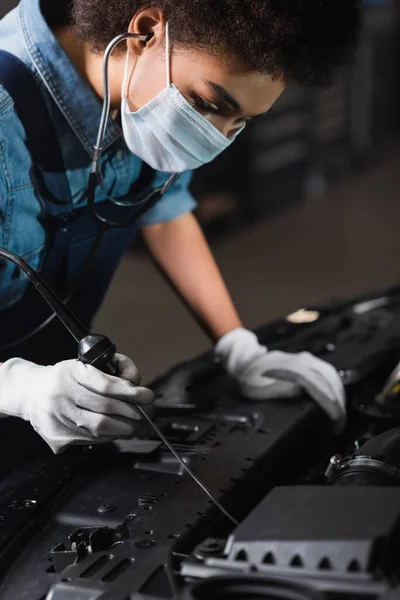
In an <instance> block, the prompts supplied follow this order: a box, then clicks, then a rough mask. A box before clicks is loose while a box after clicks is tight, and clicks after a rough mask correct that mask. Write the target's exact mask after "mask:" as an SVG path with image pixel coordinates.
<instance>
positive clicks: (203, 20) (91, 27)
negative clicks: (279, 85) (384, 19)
mask: <svg viewBox="0 0 400 600" xmlns="http://www.w3.org/2000/svg"><path fill="white" fill-rule="evenodd" d="M152 6H154V7H157V8H159V9H160V10H162V11H163V12H164V14H165V16H166V18H167V19H168V20H169V22H170V34H171V40H172V41H173V42H174V43H176V44H177V45H181V46H185V47H191V48H198V49H206V50H208V51H210V49H212V51H213V52H214V53H219V54H224V55H225V56H228V57H231V58H232V59H233V60H234V59H236V60H238V61H241V62H242V63H244V64H245V65H247V66H248V67H249V68H251V69H254V70H256V71H259V72H262V73H265V74H268V75H270V76H271V77H273V78H274V79H283V80H285V81H295V82H297V83H299V84H301V85H306V86H308V87H319V86H325V85H329V84H330V83H331V82H332V80H333V76H334V74H335V71H336V69H337V67H339V66H341V65H343V64H345V63H347V62H348V60H349V58H350V57H351V55H352V50H353V49H354V46H355V44H356V41H357V33H358V29H359V23H360V15H361V2H360V0H73V1H72V19H73V24H74V27H75V30H76V32H77V34H78V35H79V36H80V37H81V38H82V39H84V40H85V41H86V42H88V43H89V44H90V45H91V46H92V47H93V50H95V51H103V50H104V49H105V47H106V46H107V44H108V43H109V42H110V40H111V39H112V38H113V37H115V36H117V35H119V34H120V33H123V32H125V31H126V30H127V29H128V25H129V23H130V21H131V19H132V17H133V16H134V15H135V14H136V13H137V12H138V11H139V10H140V9H143V8H148V7H152Z"/></svg>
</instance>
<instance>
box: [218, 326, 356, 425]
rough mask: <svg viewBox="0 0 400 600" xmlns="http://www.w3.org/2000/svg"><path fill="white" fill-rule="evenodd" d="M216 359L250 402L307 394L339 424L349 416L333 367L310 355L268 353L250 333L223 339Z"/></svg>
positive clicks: (239, 331)
mask: <svg viewBox="0 0 400 600" xmlns="http://www.w3.org/2000/svg"><path fill="white" fill-rule="evenodd" d="M215 355H216V357H217V359H218V360H220V362H222V364H223V366H224V367H225V369H226V370H227V371H228V373H229V374H230V375H231V376H232V377H233V378H234V379H236V381H237V382H238V384H239V387H240V390H241V392H242V394H243V395H244V396H245V397H246V398H248V399H250V400H258V401H260V400H269V399H279V398H293V397H295V396H299V395H300V394H301V391H302V389H303V390H305V391H306V392H307V393H308V394H309V396H311V398H313V399H314V400H315V402H317V404H319V406H320V407H321V408H322V409H323V410H324V411H325V412H326V413H327V414H328V416H329V417H330V418H331V419H332V420H333V421H336V422H340V423H342V422H343V420H344V418H345V416H346V401H345V390H344V387H343V384H342V381H341V379H340V377H339V374H338V372H337V371H336V369H335V368H334V367H332V365H330V364H328V363H327V362H325V361H323V360H320V359H319V358H316V357H315V356H313V355H312V354H310V353H309V352H301V353H299V354H288V353H286V352H278V351H272V352H268V349H267V348H266V347H265V346H261V345H260V343H259V341H258V339H257V336H256V335H255V334H254V333H252V332H251V331H248V330H247V329H235V330H234V331H231V332H230V333H228V334H226V335H225V336H223V337H222V338H221V339H220V340H219V342H218V343H217V345H216V347H215Z"/></svg>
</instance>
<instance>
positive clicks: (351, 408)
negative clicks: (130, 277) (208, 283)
mask: <svg viewBox="0 0 400 600" xmlns="http://www.w3.org/2000/svg"><path fill="white" fill-rule="evenodd" d="M256 333H257V335H258V337H259V339H260V341H261V342H262V343H265V344H266V345H267V346H268V348H269V349H279V350H284V351H287V352H300V351H309V352H311V353H313V354H315V355H317V356H319V357H320V358H323V359H324V360H327V361H328V362H330V363H331V364H333V365H334V366H335V368H336V369H337V370H338V371H339V373H340V375H341V377H342V379H343V381H344V383H345V385H346V390H347V403H348V421H347V424H346V426H345V428H344V429H341V430H336V431H333V430H332V424H331V423H330V422H329V421H328V418H327V417H326V416H325V415H324V414H323V412H322V411H321V410H320V408H319V407H318V406H317V405H316V404H315V403H314V402H312V401H311V400H310V399H309V398H307V397H306V396H304V397H302V398H300V399H295V400H293V399H290V400H280V401H269V402H265V403H262V402H258V403H251V402H248V401H244V400H243V398H241V397H240V395H239V393H238V392H237V390H236V388H235V386H234V384H233V383H232V382H231V381H230V380H229V378H228V377H227V376H226V375H225V374H224V373H223V371H222V368H221V367H220V366H219V365H217V364H215V363H214V361H213V357H212V354H211V353H209V354H206V355H204V356H201V357H199V358H198V359H195V360H193V361H189V362H187V363H185V364H182V365H179V366H178V367H176V368H174V369H173V370H172V371H170V372H169V373H167V374H166V375H164V376H163V377H161V378H159V379H158V380H157V381H156V382H154V384H153V385H152V388H153V389H154V390H155V392H156V395H157V396H156V397H157V400H156V403H157V406H158V408H157V413H156V417H155V422H156V424H157V426H158V427H159V429H160V430H161V431H162V432H163V434H164V435H165V436H166V438H167V439H168V441H169V442H170V443H171V444H172V445H173V447H174V449H175V450H176V452H178V453H179V455H180V456H182V458H183V459H184V462H185V464H186V465H187V466H188V467H190V469H191V470H192V471H193V472H194V473H195V475H196V477H198V478H199V479H200V481H201V482H202V483H203V484H204V485H205V486H206V487H207V488H208V489H209V490H210V491H211V493H212V494H213V495H214V496H215V497H216V498H218V500H219V502H221V504H222V505H223V507H224V508H225V509H226V510H227V511H229V513H230V514H231V515H232V516H233V517H234V519H235V520H236V521H238V523H239V525H238V526H235V525H234V524H232V522H230V521H229V519H227V518H226V517H225V516H224V515H223V514H222V513H221V512H220V511H219V510H218V508H217V507H216V506H215V505H214V504H213V502H212V501H211V500H210V499H209V498H208V497H207V495H206V494H204V493H203V491H202V490H201V489H200V488H199V487H198V486H197V484H196V482H195V481H193V480H192V479H191V478H190V477H189V476H188V475H187V473H186V472H185V470H184V469H183V467H182V464H181V463H179V462H178V461H177V460H176V459H175V457H174V456H173V455H172V454H171V453H170V452H169V451H168V449H167V448H166V447H165V446H164V444H163V443H162V442H161V441H160V440H159V439H158V438H157V436H156V435H155V434H153V433H151V434H150V436H149V437H147V438H146V439H134V440H121V441H119V442H117V443H114V444H109V445H106V446H101V447H100V446H99V447H96V446H93V447H90V448H75V449H73V450H70V451H68V452H66V453H64V454H62V455H60V456H53V455H51V454H50V452H47V453H40V454H38V455H34V454H32V457H31V460H26V461H25V464H24V467H23V468H22V469H19V470H18V472H10V473H9V474H8V475H7V477H5V479H4V480H2V482H1V485H0V523H1V526H0V573H1V576H0V598H1V600H3V599H4V600H17V599H18V600H27V599H29V600H100V599H101V600H128V599H136V598H138V599H139V598H140V599H143V600H145V599H150V600H151V599H155V598H161V599H163V598H165V599H169V598H174V597H177V598H179V599H182V600H203V599H204V600H223V599H224V600H225V599H227V598H234V599H238V600H239V599H246V600H251V599H253V598H268V599H270V598H285V599H292V598H293V599H301V600H303V599H304V600H305V599H316V600H317V599H322V598H354V599H356V600H362V599H378V598H379V599H381V598H382V599H383V598H385V600H386V598H387V599H390V598H400V588H398V589H397V586H398V585H399V583H400V582H399V577H400V561H399V559H398V556H399V549H400V395H399V396H398V398H397V397H396V393H397V388H396V385H394V387H393V389H392V393H391V394H388V395H387V397H386V398H385V399H384V400H382V397H381V395H380V392H381V391H382V389H383V388H384V385H385V383H386V382H387V381H388V378H389V376H390V375H391V373H392V372H393V369H394V368H395V367H396V365H397V364H398V363H399V362H400V287H393V288H391V289H388V290H384V291H381V292H376V293H371V294H368V295H364V296H363V297H358V298H352V299H347V300H343V301H333V302H331V303H330V304H326V305H324V306H316V307H309V308H307V310H300V311H298V312H296V313H294V314H293V315H290V316H288V317H286V318H284V319H281V320H279V321H276V322H274V323H270V324H267V325H265V326H263V327H261V328H259V329H258V330H257V331H256ZM398 388H399V389H398V392H399V394H400V385H399V386H398ZM6 452H7V449H6V448H4V447H3V457H4V459H3V460H6Z"/></svg>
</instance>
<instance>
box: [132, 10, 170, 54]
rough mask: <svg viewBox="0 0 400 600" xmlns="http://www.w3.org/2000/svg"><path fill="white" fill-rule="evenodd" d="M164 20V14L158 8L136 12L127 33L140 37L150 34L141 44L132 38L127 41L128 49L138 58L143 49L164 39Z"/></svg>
mask: <svg viewBox="0 0 400 600" xmlns="http://www.w3.org/2000/svg"><path fill="white" fill-rule="evenodd" d="M165 25H166V19H165V16H164V13H163V12H162V11H160V10H159V9H158V8H146V9H144V10H141V11H140V12H138V13H137V14H136V15H135V16H134V17H133V19H132V21H131V22H130V24H129V33H139V34H140V35H148V34H152V37H151V39H150V40H149V41H148V42H141V41H140V40H135V39H134V38H131V39H128V40H127V45H128V49H129V50H130V52H132V53H133V54H135V55H136V56H140V55H141V54H142V52H143V50H144V49H145V48H147V49H148V48H152V47H154V46H156V45H157V44H159V43H163V41H164V39H165Z"/></svg>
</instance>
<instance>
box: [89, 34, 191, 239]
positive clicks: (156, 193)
mask: <svg viewBox="0 0 400 600" xmlns="http://www.w3.org/2000/svg"><path fill="white" fill-rule="evenodd" d="M153 36H154V34H153V33H149V34H147V35H141V34H138V33H123V34H121V35H119V36H117V37H116V38H114V39H113V40H112V41H111V42H110V44H109V45H108V46H107V49H106V51H105V54H104V61H103V85H104V101H103V111H102V115H101V120H100V126H99V132H98V136H97V142H96V146H95V148H94V156H93V163H92V169H91V171H90V175H89V181H88V206H89V208H90V210H91V213H92V215H93V216H94V218H95V219H96V220H97V221H99V222H100V223H101V224H102V225H104V226H106V227H107V228H114V229H115V228H119V227H128V226H129V225H133V224H134V223H136V222H137V221H138V220H139V218H140V217H141V216H142V215H143V214H144V213H145V212H147V211H148V210H150V209H151V208H153V206H155V205H156V204H157V203H158V202H159V201H160V200H161V198H162V197H163V196H164V194H165V193H166V192H167V191H168V190H169V189H170V188H171V187H172V186H173V185H174V183H176V181H177V180H178V178H179V176H180V174H179V173H173V174H171V175H170V176H169V178H168V179H167V181H166V182H165V183H164V184H163V185H162V186H160V187H158V188H155V189H154V190H152V191H151V192H150V193H149V194H148V196H147V197H145V198H144V199H142V200H141V201H140V208H139V209H138V210H137V211H136V212H135V213H134V215H131V216H130V217H128V218H126V219H123V220H121V221H110V220H109V219H107V218H105V217H104V216H102V215H101V214H100V213H99V212H98V210H97V208H96V204H95V195H96V185H97V182H98V180H99V178H100V158H101V155H102V151H103V143H104V137H105V132H106V127H107V121H108V118H109V115H110V102H111V100H110V86H109V78H108V75H109V73H108V64H109V59H110V56H111V53H112V51H113V50H114V48H115V47H116V46H117V45H118V44H119V43H120V42H122V41H124V40H126V39H130V38H134V39H137V40H140V41H142V42H144V43H147V42H149V41H150V40H151V39H152V37H153ZM107 199H108V200H109V201H110V202H112V203H113V204H115V205H117V206H120V207H121V208H129V207H130V208H131V207H132V206H135V205H136V204H137V202H135V201H133V202H132V201H131V200H123V199H119V200H118V199H116V198H111V197H109V196H107Z"/></svg>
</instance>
